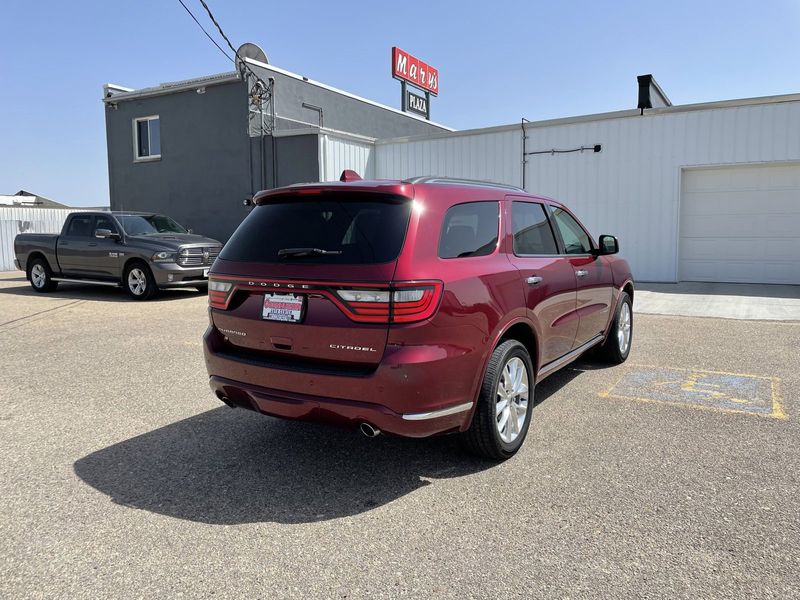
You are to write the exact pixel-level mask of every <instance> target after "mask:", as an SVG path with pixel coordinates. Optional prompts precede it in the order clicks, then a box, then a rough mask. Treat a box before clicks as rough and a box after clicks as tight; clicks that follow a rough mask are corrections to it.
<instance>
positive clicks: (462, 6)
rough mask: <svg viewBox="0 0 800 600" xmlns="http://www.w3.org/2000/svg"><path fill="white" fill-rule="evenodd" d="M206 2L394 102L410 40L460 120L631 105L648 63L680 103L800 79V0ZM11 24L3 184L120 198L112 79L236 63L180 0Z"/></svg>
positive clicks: (286, 56) (9, 19)
mask: <svg viewBox="0 0 800 600" xmlns="http://www.w3.org/2000/svg"><path fill="white" fill-rule="evenodd" d="M208 1H209V4H210V6H211V8H212V10H213V11H214V12H215V14H216V16H217V18H218V19H219V20H220V22H221V24H222V26H223V28H224V29H225V31H226V33H227V34H228V35H229V37H230V38H231V40H232V41H233V43H234V45H236V46H238V45H239V44H241V43H242V42H245V41H253V42H256V43H258V44H260V45H261V46H262V47H263V48H264V49H265V50H266V52H267V54H268V55H269V58H270V62H272V63H273V64H275V65H277V66H279V67H282V68H284V69H288V70H290V71H293V72H295V73H300V74H303V75H306V76H307V77H310V78H312V79H316V80H318V81H322V82H324V83H327V84H330V85H333V86H336V87H339V88H341V89H344V90H348V91H350V92H352V93H355V94H359V95H361V96H365V97H367V98H370V99H373V100H376V101H379V102H383V103H386V104H389V105H391V106H397V105H398V103H399V96H400V94H399V89H398V87H399V84H398V83H397V82H396V81H394V80H393V79H391V77H390V75H389V73H390V48H391V46H393V45H397V46H400V47H401V48H403V49H405V50H407V51H409V52H411V53H413V54H415V55H416V56H418V57H419V58H421V59H422V60H425V61H427V62H428V63H430V64H431V65H433V66H436V67H438V68H439V72H440V96H439V97H438V98H436V99H434V101H433V103H432V117H433V118H434V119H435V120H437V121H439V122H441V123H444V124H447V125H450V126H452V127H455V128H458V129H466V128H472V127H483V126H491V125H501V124H506V123H511V122H515V121H517V120H519V118H520V117H521V116H525V117H527V118H529V119H533V120H538V119H546V118H551V117H560V116H569V115H578V114H587V113H594V112H603V111H609V110H617V109H623V108H632V107H635V105H636V75H639V74H642V73H653V74H654V75H655V77H656V79H657V80H658V82H659V83H660V84H661V86H662V88H663V89H664V90H665V92H666V93H667V95H668V96H669V97H670V99H671V100H672V102H673V103H674V104H686V103H692V102H702V101H712V100H720V99H729V98H744V97H750V96H765V95H771V94H782V93H791V92H800V67H798V64H800V60H798V59H800V45H798V43H797V40H798V37H800V36H799V35H798V32H800V1H798V0H794V1H790V0H782V1H763V2H757V1H755V0H751V1H749V2H741V1H738V0H735V1H728V2H722V1H720V2H706V3H704V2H699V1H694V2H692V1H684V0H681V1H670V2H641V1H638V2H588V1H587V2H554V1H547V2H545V1H535V0H527V1H525V0H520V1H508V2H505V1H503V0H495V1H493V2H491V1H489V2H487V1H483V2H472V1H470V0H460V1H447V2H437V1H435V0H434V1H430V0H429V1H427V2H424V1H423V2H419V1H408V2H398V1H392V2H379V1H372V2H368V1H363V2H354V1H347V0H341V1H337V2H331V1H327V2H322V1H315V0H304V1H302V2H298V1H284V2H270V1H267V0H262V1H245V0H224V1H223V0H208ZM185 2H186V3H187V5H188V6H190V8H192V10H193V11H194V12H195V14H196V15H197V16H198V18H200V19H201V21H202V22H203V23H204V24H207V25H208V28H209V29H210V30H211V29H213V27H212V26H211V24H210V23H209V22H208V21H207V19H206V18H205V17H204V13H203V11H202V7H201V6H200V4H199V2H198V0H185ZM0 22H2V24H3V27H2V30H3V32H2V35H0V193H14V192H16V191H17V190H19V189H20V188H22V189H27V190H30V191H33V192H37V193H39V194H42V195H45V196H49V197H51V198H53V199H54V200H58V201H61V202H66V203H68V204H74V205H97V204H106V203H107V202H108V174H107V165H106V146H105V126H104V116H103V110H104V109H103V105H102V104H101V102H100V97H101V87H102V84H103V83H105V82H112V83H118V84H121V85H125V86H129V87H145V86H150V85H155V84H158V83H161V82H166V81H174V80H179V79H186V78H190V77H196V76H200V75H207V74H211V73H218V72H223V71H228V70H232V66H231V64H230V63H228V62H226V59H225V58H224V57H223V56H222V55H221V54H220V53H219V51H218V50H217V49H216V48H214V47H213V46H212V45H211V42H209V41H208V39H206V38H205V36H204V35H203V34H202V32H201V31H200V30H199V29H198V28H197V26H196V25H195V24H194V22H192V21H191V20H190V18H189V16H188V15H187V14H186V13H185V12H184V10H183V8H182V7H181V6H180V4H178V2H177V0H160V1H136V2H123V1H119V0H118V1H114V0H112V1H108V0H106V1H104V2H96V1H89V0H86V1H80V2H62V1H50V2H36V1H31V0H28V1H17V0H6V1H4V2H3V3H2V8H0Z"/></svg>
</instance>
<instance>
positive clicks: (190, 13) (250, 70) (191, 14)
mask: <svg viewBox="0 0 800 600" xmlns="http://www.w3.org/2000/svg"><path fill="white" fill-rule="evenodd" d="M178 2H180V3H181V6H183V8H184V9H185V10H186V12H187V13H189V16H190V17H192V20H193V21H194V22H195V23H197V26H198V27H199V28H200V29H202V30H203V33H205V34H206V37H207V38H208V39H209V40H211V43H213V44H214V45H215V46H216V47H217V48H218V49H219V51H220V52H222V54H223V55H225V58H227V59H228V60H230V61H231V62H233V63H234V64H235V63H236V60H235V59H233V58H231V57H230V55H229V54H228V53H227V52H226V51H225V50H224V48H222V46H220V45H219V44H218V43H217V41H216V40H215V39H214V38H213V37H211V34H209V33H208V31H206V29H205V27H203V26H202V25H201V24H200V21H198V20H197V17H195V16H194V13H192V11H191V10H189V7H188V6H186V4H184V2H183V0H178ZM200 4H202V5H203V8H204V9H205V11H206V13H208V18H209V19H211V22H212V23H214V26H215V27H216V28H217V31H219V34H220V35H221V36H222V39H224V40H225V43H226V44H227V45H228V48H230V49H231V51H232V52H233V54H234V56H236V58H238V59H239V64H240V65H241V66H242V67H243V68H244V69H245V70H246V71H247V72H248V73H250V75H252V76H253V77H254V78H255V80H256V81H258V82H259V83H260V84H261V85H262V86H263V89H264V90H265V91H267V90H270V88H271V86H270V85H269V84H267V82H266V81H264V80H263V79H261V77H259V76H258V74H257V73H256V72H255V71H253V69H251V68H250V65H248V64H247V62H245V59H243V58H242V57H241V55H240V54H239V51H238V50H236V48H234V47H233V44H231V41H230V39H228V36H227V35H225V32H224V31H223V30H222V27H221V26H220V24H219V22H217V19H216V18H215V17H214V13H212V12H211V9H210V8H209V6H208V4H206V2H205V0H200ZM269 94H270V95H271V91H270V92H269Z"/></svg>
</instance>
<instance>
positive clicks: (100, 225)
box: [94, 215, 119, 233]
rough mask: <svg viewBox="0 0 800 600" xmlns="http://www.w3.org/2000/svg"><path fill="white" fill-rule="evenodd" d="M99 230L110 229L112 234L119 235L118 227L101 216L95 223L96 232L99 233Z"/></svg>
mask: <svg viewBox="0 0 800 600" xmlns="http://www.w3.org/2000/svg"><path fill="white" fill-rule="evenodd" d="M98 229H108V230H109V231H111V233H119V232H118V231H117V226H116V225H115V224H114V222H113V221H112V220H111V219H109V218H108V217H106V216H103V215H101V216H99V217H97V220H96V221H95V222H94V230H95V232H97V230H98Z"/></svg>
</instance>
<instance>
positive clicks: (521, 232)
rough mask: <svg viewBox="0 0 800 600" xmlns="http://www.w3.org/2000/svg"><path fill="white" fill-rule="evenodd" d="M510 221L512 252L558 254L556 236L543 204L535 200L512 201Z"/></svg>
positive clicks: (521, 253)
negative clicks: (512, 236)
mask: <svg viewBox="0 0 800 600" xmlns="http://www.w3.org/2000/svg"><path fill="white" fill-rule="evenodd" d="M511 221H512V224H513V227H514V254H516V255H517V256H526V255H528V256H529V255H540V254H558V246H557V245H556V238H555V237H554V236H553V230H552V229H551V228H550V223H549V222H548V220H547V215H546V214H545V212H544V206H542V205H541V204H539V203H536V202H512V204H511Z"/></svg>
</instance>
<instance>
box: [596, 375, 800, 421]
mask: <svg viewBox="0 0 800 600" xmlns="http://www.w3.org/2000/svg"><path fill="white" fill-rule="evenodd" d="M636 368H643V369H671V370H675V371H685V372H688V373H695V372H696V373H711V374H716V375H728V376H732V377H751V378H754V379H763V380H767V381H769V382H770V384H771V390H772V412H771V413H759V412H753V411H750V410H737V409H735V408H720V407H716V406H704V405H702V404H692V403H690V402H672V401H669V400H657V399H656V398H646V397H643V396H623V395H621V394H612V393H611V392H613V391H614V388H616V387H617V385H619V384H620V382H622V380H623V379H625V377H627V376H628V375H629V374H630V371H631V370H633V369H636ZM780 381H781V380H780V378H778V377H768V376H766V375H752V374H749V373H731V372H729V371H711V370H708V369H686V368H682V367H667V366H656V365H629V366H628V369H627V370H626V371H625V372H624V373H623V374H622V375H621V376H620V377H619V378H618V379H617V380H616V381H615V382H614V385H612V386H611V387H610V388H609V389H608V390H606V391H604V392H600V393H599V394H598V396H600V397H601V398H615V399H620V400H636V401H637V402H647V403H650V404H663V405H666V406H680V407H684V408H694V409H698V410H705V411H714V412H721V413H727V414H737V415H751V416H755V417H762V418H764V417H765V418H770V419H780V420H786V419H787V418H788V417H787V416H786V413H785V412H784V410H783V407H782V406H781V396H780ZM744 402H749V401H746V400H745V401H744Z"/></svg>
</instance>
